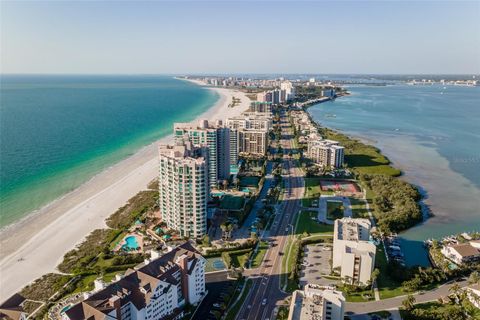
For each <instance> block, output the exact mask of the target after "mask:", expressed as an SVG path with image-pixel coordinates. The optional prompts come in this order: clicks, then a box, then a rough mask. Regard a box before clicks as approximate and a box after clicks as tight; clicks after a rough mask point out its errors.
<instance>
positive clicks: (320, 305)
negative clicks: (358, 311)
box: [288, 284, 345, 320]
mask: <svg viewBox="0 0 480 320" xmlns="http://www.w3.org/2000/svg"><path fill="white" fill-rule="evenodd" d="M344 309H345V297H344V296H343V293H342V292H341V291H337V290H335V288H334V287H327V286H319V285H316V284H307V285H306V286H305V288H304V289H303V291H301V290H296V291H295V292H294V293H293V296H292V301H291V302H290V310H289V313H288V320H310V319H317V320H343V318H344V314H345V310H344Z"/></svg>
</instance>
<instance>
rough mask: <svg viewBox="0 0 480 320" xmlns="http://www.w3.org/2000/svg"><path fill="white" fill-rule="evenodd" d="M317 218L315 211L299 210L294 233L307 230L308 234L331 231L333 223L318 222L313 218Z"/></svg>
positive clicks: (328, 232)
mask: <svg viewBox="0 0 480 320" xmlns="http://www.w3.org/2000/svg"><path fill="white" fill-rule="evenodd" d="M316 218H317V211H300V214H299V217H298V222H297V226H296V228H295V234H302V233H304V232H307V233H309V234H312V235H313V234H316V233H327V234H330V233H333V225H327V224H320V223H318V222H316V221H315V220H314V219H316Z"/></svg>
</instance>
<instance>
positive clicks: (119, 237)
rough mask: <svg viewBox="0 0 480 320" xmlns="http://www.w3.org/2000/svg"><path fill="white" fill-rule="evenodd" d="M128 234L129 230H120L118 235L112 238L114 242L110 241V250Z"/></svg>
mask: <svg viewBox="0 0 480 320" xmlns="http://www.w3.org/2000/svg"><path fill="white" fill-rule="evenodd" d="M126 235H127V232H126V231H125V232H120V233H119V234H118V236H116V237H115V239H113V240H112V242H110V250H113V249H115V246H116V245H117V244H118V243H119V242H120V241H122V239H123V237H125V236H126Z"/></svg>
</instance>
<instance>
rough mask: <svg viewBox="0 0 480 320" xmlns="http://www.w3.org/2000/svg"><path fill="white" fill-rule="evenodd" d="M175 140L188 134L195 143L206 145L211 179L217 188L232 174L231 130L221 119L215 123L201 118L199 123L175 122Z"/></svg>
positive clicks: (213, 185) (212, 185)
mask: <svg viewBox="0 0 480 320" xmlns="http://www.w3.org/2000/svg"><path fill="white" fill-rule="evenodd" d="M174 133H175V141H181V140H183V139H184V136H185V135H188V137H189V138H190V140H191V141H192V143H193V144H194V145H206V146H207V147H208V153H209V160H210V163H209V181H210V186H211V187H212V188H217V187H218V183H219V182H220V181H221V180H226V179H228V178H229V176H230V130H229V129H228V128H227V127H225V126H223V123H222V121H221V120H217V121H216V122H214V123H211V122H209V121H208V120H204V119H202V120H200V121H198V123H197V124H196V125H195V124H191V123H175V124H174Z"/></svg>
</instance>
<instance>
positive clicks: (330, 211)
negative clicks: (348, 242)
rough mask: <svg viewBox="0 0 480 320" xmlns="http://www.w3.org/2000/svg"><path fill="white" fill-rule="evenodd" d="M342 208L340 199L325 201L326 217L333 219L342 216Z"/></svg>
mask: <svg viewBox="0 0 480 320" xmlns="http://www.w3.org/2000/svg"><path fill="white" fill-rule="evenodd" d="M344 209H345V208H344V207H343V203H342V202H340V201H327V219H328V220H332V221H334V220H336V219H341V218H343V211H344Z"/></svg>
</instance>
